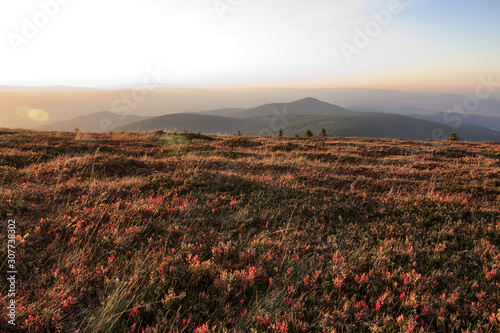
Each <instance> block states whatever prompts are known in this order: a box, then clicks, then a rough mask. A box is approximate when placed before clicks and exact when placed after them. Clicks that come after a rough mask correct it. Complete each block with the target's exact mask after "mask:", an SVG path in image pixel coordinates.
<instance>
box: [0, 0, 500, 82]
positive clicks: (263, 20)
mask: <svg viewBox="0 0 500 333" xmlns="http://www.w3.org/2000/svg"><path fill="white" fill-rule="evenodd" d="M96 8H98V10H97V9H96ZM498 13H500V2H497V1H495V2H494V1H487V0H480V1H475V2H470V1H464V0H460V1H456V0H453V1H452V0H439V1H438V0H349V1H348V0H317V1H303V0H275V1H266V0H252V1H226V0H224V1H222V0H213V1H212V0H211V1H163V0H148V1H142V0H109V1H104V2H103V1H97V0H88V1H66V0H64V1H63V0H42V1H40V0H27V1H18V2H12V1H8V2H5V3H2V4H1V5H0V22H1V25H0V29H1V30H0V34H1V35H2V36H4V38H2V40H1V42H0V51H1V53H2V60H3V61H2V62H1V63H0V73H1V75H0V85H9V86H16V85H17V86H23V85H44V86H47V85H49V86H50V85H52V86H54V85H62V86H68V85H69V86H84V87H110V86H114V87H116V86H124V85H133V84H140V83H141V82H142V80H143V79H144V76H145V75H146V73H145V68H146V67H147V66H151V67H156V66H160V67H161V68H162V70H163V71H168V72H169V75H168V77H166V78H165V80H164V82H162V84H164V85H170V86H184V87H215V86H219V87H220V86H225V87H229V86H233V87H234V86H240V87H244V86H305V85H307V86H315V87H320V86H325V85H327V86H330V87H333V86H346V85H347V82H357V83H356V86H357V87H381V85H382V84H381V82H384V83H383V85H384V86H385V87H387V88H396V89H397V88H398V87H399V86H401V87H405V89H412V87H413V89H420V87H422V86H425V85H428V86H429V87H436V88H437V89H439V90H441V91H449V90H450V89H453V87H457V86H467V87H469V89H471V88H473V86H470V81H474V80H475V79H476V78H477V77H478V76H480V75H489V74H494V75H500V69H499V68H498V64H497V60H498V59H499V58H500V46H499V44H498V43H497V42H496V40H497V39H498V38H497V37H498V36H497V34H498V31H500V20H498V17H497V16H498ZM417 69H418V70H417ZM436 69H437V71H436ZM443 70H444V71H445V72H446V74H443ZM411 72H418V74H419V78H420V79H419V80H418V83H417V82H415V85H412V84H411V82H412V77H411V76H404V75H402V76H400V77H398V76H397V75H394V74H395V73H411ZM447 73H452V75H448V74H447ZM363 76H366V77H367V79H363ZM368 77H369V79H368ZM388 77H390V80H388ZM424 77H425V78H426V79H425V80H423V79H422V78H424ZM464 77H465V81H467V82H465V81H463V82H457V78H464ZM388 81H390V82H388ZM386 82H387V83H386Z"/></svg>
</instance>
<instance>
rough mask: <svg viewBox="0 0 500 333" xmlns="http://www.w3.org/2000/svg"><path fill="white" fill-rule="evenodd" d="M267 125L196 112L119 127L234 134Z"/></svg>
mask: <svg viewBox="0 0 500 333" xmlns="http://www.w3.org/2000/svg"><path fill="white" fill-rule="evenodd" d="M265 126H266V123H265V122H264V121H263V120H259V119H237V118H231V117H221V116H212V115H202V114H194V113H174V114H168V115H164V116H160V117H154V118H150V119H146V120H142V121H139V122H135V123H132V124H129V125H125V126H122V127H119V128H117V130H120V131H153V130H157V129H161V130H166V131H171V132H174V131H176V132H182V131H184V130H185V131H189V132H201V133H208V134H216V133H221V134H232V133H235V132H237V131H241V132H242V133H250V132H252V133H253V132H258V131H259V130H261V129H262V128H264V127H265Z"/></svg>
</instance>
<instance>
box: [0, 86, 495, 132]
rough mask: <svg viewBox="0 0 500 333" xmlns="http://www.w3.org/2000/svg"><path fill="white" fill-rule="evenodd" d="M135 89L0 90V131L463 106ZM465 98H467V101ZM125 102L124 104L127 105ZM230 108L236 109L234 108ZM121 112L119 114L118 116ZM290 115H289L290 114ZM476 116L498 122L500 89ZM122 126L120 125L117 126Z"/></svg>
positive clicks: (428, 96) (447, 98) (299, 91)
mask: <svg viewBox="0 0 500 333" xmlns="http://www.w3.org/2000/svg"><path fill="white" fill-rule="evenodd" d="M133 94H134V89H133V88H131V89H126V88H120V89H87V88H72V87H0V127H10V128H35V127H36V126H39V125H41V123H39V122H36V121H35V120H34V119H31V118H30V117H27V116H26V115H25V114H24V115H23V113H22V112H21V113H20V112H18V110H19V109H20V108H21V109H26V108H28V109H29V108H33V109H41V110H44V111H45V112H46V114H47V115H48V120H47V121H46V122H45V124H49V123H51V124H55V123H58V122H61V121H65V120H71V119H73V118H76V117H80V116H87V115H91V114H94V113H98V112H101V111H110V112H115V113H120V112H122V113H123V112H124V111H126V112H125V113H128V114H135V115H140V116H151V117H156V116H162V115H165V114H173V113H201V112H203V111H206V110H217V112H218V113H212V114H211V115H216V116H235V115H233V114H232V113H237V112H238V111H242V110H243V109H245V110H249V109H251V108H254V107H255V106H257V105H272V104H271V103H274V102H276V101H294V100H299V99H301V98H303V97H304V96H310V97H313V98H316V99H318V100H321V101H324V102H327V103H332V104H335V105H339V106H341V107H343V108H344V109H348V110H351V111H362V112H374V113H393V114H400V115H414V114H415V115H425V116H431V115H434V114H436V113H439V112H448V110H450V109H452V108H453V107H455V106H457V105H458V106H460V105H463V103H464V102H465V101H466V100H467V96H469V97H470V96H473V94H474V89H472V90H471V91H469V92H466V93H465V94H463V95H461V94H436V93H425V92H405V91H397V90H384V89H366V88H335V89H330V88H324V89H304V88H267V87H262V88H210V89H198V88H182V87H157V88H155V89H152V90H148V91H147V95H146V96H145V98H144V99H142V98H141V100H140V101H139V100H136V98H135V97H134V95H133ZM467 94H469V95H467ZM127 101H128V102H127ZM234 106H237V107H239V108H240V109H235V108H233V107H234ZM118 109H120V110H121V111H118ZM289 112H291V113H292V112H293V109H290V110H289ZM474 114H478V115H484V116H490V117H497V116H500V89H497V91H495V92H494V93H493V94H492V95H491V96H490V98H489V99H485V100H481V101H480V103H479V105H478V109H477V110H476V112H474ZM120 126H121V125H120Z"/></svg>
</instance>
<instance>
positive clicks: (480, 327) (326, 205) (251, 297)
mask: <svg viewBox="0 0 500 333" xmlns="http://www.w3.org/2000/svg"><path fill="white" fill-rule="evenodd" d="M499 159H500V144H498V143H467V142H438V141H426V142H414V141H402V140H383V139H358V138H307V139H306V138H278V137H275V138H271V137H236V136H234V137H228V136H203V135H194V134H163V133H114V134H113V133H110V134H83V133H56V132H51V133H44V132H34V131H28V130H5V129H4V130H2V131H1V133H0V181H1V187H0V207H1V209H0V215H1V216H0V218H1V221H2V225H5V224H6V222H7V220H8V219H16V221H17V236H16V245H17V270H18V276H19V279H20V280H19V284H18V286H17V288H18V289H17V293H18V294H17V296H16V301H17V313H16V316H17V317H16V323H17V326H15V327H12V326H11V325H9V324H8V323H7V320H8V317H7V316H6V307H5V306H4V305H5V304H6V301H7V300H8V298H7V290H6V284H2V287H1V288H2V290H1V295H0V296H1V298H2V301H3V302H2V304H3V305H2V309H1V311H0V313H1V316H0V328H1V329H4V330H8V331H13V332H15V331H16V329H17V331H19V332H21V331H22V332H76V331H78V330H79V332H99V331H100V332H108V331H110V332H193V331H194V332H232V331H238V332H251V331H254V332H262V331H268V332H382V331H383V332H400V331H401V332H419V331H422V332H424V331H425V332H428V331H432V332H498V331H499V330H500V189H499V188H500V161H499ZM4 231H5V232H2V233H1V234H0V244H1V246H0V253H1V255H2V272H5V271H6V270H7V268H6V258H7V255H6V249H7V248H6V244H7V232H6V228H4ZM13 328H14V329H13Z"/></svg>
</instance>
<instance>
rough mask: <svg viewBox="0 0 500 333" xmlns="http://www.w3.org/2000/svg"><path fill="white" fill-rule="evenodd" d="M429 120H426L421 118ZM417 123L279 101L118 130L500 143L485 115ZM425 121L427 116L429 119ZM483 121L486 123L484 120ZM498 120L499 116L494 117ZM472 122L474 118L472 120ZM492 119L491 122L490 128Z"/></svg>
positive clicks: (162, 118) (145, 122)
mask: <svg viewBox="0 0 500 333" xmlns="http://www.w3.org/2000/svg"><path fill="white" fill-rule="evenodd" d="M422 117H424V116H422ZM438 117H439V116H438V115H435V116H429V118H430V119H417V117H408V116H403V115H397V114H390V113H376V112H359V111H349V110H347V109H344V108H342V107H340V106H338V105H334V104H329V103H325V102H322V101H319V100H317V99H314V98H305V99H302V100H298V101H294V102H291V103H274V104H266V105H261V106H258V107H256V108H251V109H236V108H234V109H218V110H211V111H206V112H199V113H183V114H170V115H164V116H160V117H153V118H149V119H145V120H141V121H138V122H134V123H130V124H128V125H125V126H121V127H117V128H116V130H119V131H153V130H157V129H162V130H166V131H189V132H201V133H212V134H216V133H218V134H234V133H236V132H237V131H240V132H241V133H242V134H249V135H276V134H277V132H278V130H279V128H281V129H283V132H284V134H285V135H287V136H293V135H303V134H304V132H305V131H306V130H307V129H310V130H311V131H312V132H313V133H315V134H316V135H318V134H319V133H320V132H321V129H322V128H324V129H325V130H326V132H327V135H328V136H358V137H376V138H399V139H413V140H425V139H443V138H447V137H448V136H449V134H450V133H452V132H458V133H459V135H460V137H461V138H462V139H463V140H466V141H500V132H499V131H496V130H493V129H490V128H486V127H484V126H478V125H477V124H476V123H481V121H480V119H481V118H480V117H479V116H477V117H471V118H470V120H476V119H477V121H474V122H471V123H468V122H466V121H465V120H464V121H463V122H462V124H460V127H456V128H453V127H452V126H451V125H450V124H448V123H446V121H443V122H438V121H432V119H435V118H436V119H437V118H438ZM424 118H425V117H424ZM484 118H485V119H483V120H484V122H486V121H487V119H486V118H493V117H484ZM493 119H495V120H496V118H493ZM467 120H469V119H467ZM491 123H493V121H491V120H490V124H491Z"/></svg>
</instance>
